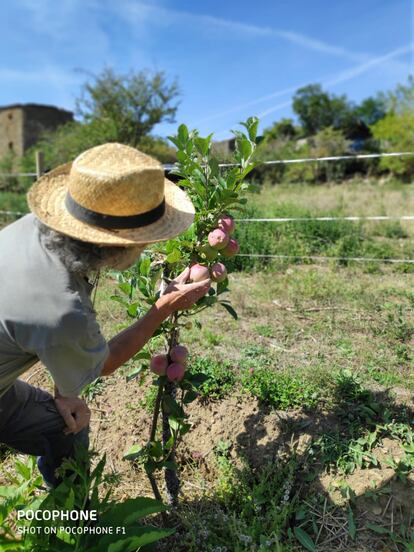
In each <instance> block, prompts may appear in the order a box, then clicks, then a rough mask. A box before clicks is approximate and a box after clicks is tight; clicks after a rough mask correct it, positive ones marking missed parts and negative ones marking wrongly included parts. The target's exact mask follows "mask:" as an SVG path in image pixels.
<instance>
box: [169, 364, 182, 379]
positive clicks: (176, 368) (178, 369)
mask: <svg viewBox="0 0 414 552" xmlns="http://www.w3.org/2000/svg"><path fill="white" fill-rule="evenodd" d="M184 374H185V368H184V366H183V365H182V364H180V363H179V362H173V363H172V364H170V365H169V366H168V368H167V378H168V379H169V380H170V381H181V380H182V379H183V377H184Z"/></svg>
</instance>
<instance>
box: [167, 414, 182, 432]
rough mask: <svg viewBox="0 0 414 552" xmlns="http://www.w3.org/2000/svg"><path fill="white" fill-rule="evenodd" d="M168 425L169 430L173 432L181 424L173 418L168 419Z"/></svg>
mask: <svg viewBox="0 0 414 552" xmlns="http://www.w3.org/2000/svg"><path fill="white" fill-rule="evenodd" d="M168 423H169V424H170V427H171V429H172V430H174V431H177V430H178V429H179V428H180V425H181V422H180V421H179V420H176V419H175V418H174V417H173V416H171V417H170V418H168Z"/></svg>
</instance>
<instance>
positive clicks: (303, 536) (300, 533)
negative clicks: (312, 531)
mask: <svg viewBox="0 0 414 552" xmlns="http://www.w3.org/2000/svg"><path fill="white" fill-rule="evenodd" d="M293 532H294V534H295V537H296V538H297V539H298V541H299V542H300V544H301V545H302V546H303V547H305V548H306V550H309V552H318V549H317V548H316V546H315V543H314V542H313V540H312V539H311V538H310V536H309V535H308V534H307V533H306V531H304V530H303V529H302V528H301V527H295V528H294V529H293Z"/></svg>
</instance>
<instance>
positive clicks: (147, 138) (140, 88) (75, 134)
mask: <svg viewBox="0 0 414 552" xmlns="http://www.w3.org/2000/svg"><path fill="white" fill-rule="evenodd" d="M177 96H178V87H177V83H176V82H175V81H174V82H173V83H172V84H168V82H167V79H166V77H165V74H164V73H163V72H160V71H159V72H155V73H148V72H145V71H140V72H138V73H131V74H129V75H117V74H116V73H115V72H114V71H113V70H112V69H104V70H103V71H102V72H101V73H100V74H99V75H98V76H97V77H95V78H94V79H93V80H92V81H91V82H87V83H85V84H84V85H83V87H82V90H81V94H80V97H79V98H78V99H77V100H76V106H77V108H76V109H77V115H78V117H79V120H77V121H73V122H71V123H67V124H65V125H63V126H61V127H59V128H58V129H57V130H56V131H52V132H50V131H49V132H45V133H44V134H43V135H42V136H41V138H40V139H39V140H38V142H37V143H36V145H35V147H34V148H32V149H30V150H29V151H28V152H27V153H26V155H25V156H24V157H23V159H22V161H21V169H22V171H23V172H32V171H34V169H35V166H34V165H35V162H34V150H35V149H36V150H42V151H43V152H44V154H45V167H46V168H48V169H50V168H53V167H55V166H57V165H60V164H63V163H67V162H68V161H71V160H72V159H74V158H75V157H76V156H77V155H79V154H80V153H81V152H82V151H84V150H86V149H88V148H91V147H94V146H99V145H100V144H104V143H106V142H120V143H123V144H128V145H130V146H133V147H139V148H140V149H141V150H142V151H144V152H146V153H148V154H150V155H153V156H154V157H156V158H157V159H159V161H161V162H174V161H175V152H174V149H173V148H171V147H170V146H169V145H168V143H167V142H166V141H165V140H163V139H161V138H157V137H154V136H151V135H150V132H151V131H152V130H153V129H154V126H155V125H156V124H158V123H160V122H173V121H174V116H175V113H176V110H177V103H176V98H177Z"/></svg>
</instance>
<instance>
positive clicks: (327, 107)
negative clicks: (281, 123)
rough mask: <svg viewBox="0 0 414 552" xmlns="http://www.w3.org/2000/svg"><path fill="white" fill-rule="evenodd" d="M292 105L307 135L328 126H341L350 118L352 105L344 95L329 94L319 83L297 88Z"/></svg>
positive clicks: (347, 122)
mask: <svg viewBox="0 0 414 552" xmlns="http://www.w3.org/2000/svg"><path fill="white" fill-rule="evenodd" d="M292 106H293V110H294V112H295V113H296V115H297V116H298V118H299V121H300V123H301V125H302V127H303V130H304V133H305V134H306V135H307V136H310V135H312V134H316V133H317V132H318V131H320V130H322V129H323V128H326V127H329V126H332V127H334V128H342V127H343V126H344V125H345V124H349V120H350V119H352V106H351V105H350V104H349V102H348V100H347V98H346V96H345V95H343V96H334V95H330V94H328V93H327V92H324V91H323V90H322V87H321V85H320V84H309V85H308V86H304V87H303V88H299V90H297V91H296V93H295V95H294V96H293V104H292Z"/></svg>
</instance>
